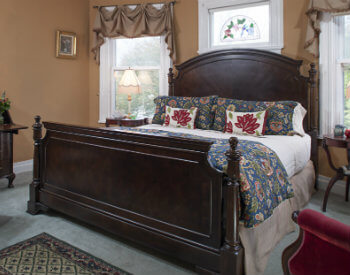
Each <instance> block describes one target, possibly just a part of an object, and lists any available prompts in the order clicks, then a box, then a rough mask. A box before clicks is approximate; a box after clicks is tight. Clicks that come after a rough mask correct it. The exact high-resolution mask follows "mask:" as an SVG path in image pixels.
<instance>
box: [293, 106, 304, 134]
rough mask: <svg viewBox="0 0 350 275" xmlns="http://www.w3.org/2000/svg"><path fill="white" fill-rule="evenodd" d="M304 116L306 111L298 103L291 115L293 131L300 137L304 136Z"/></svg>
mask: <svg viewBox="0 0 350 275" xmlns="http://www.w3.org/2000/svg"><path fill="white" fill-rule="evenodd" d="M305 115H306V110H305V108H304V107H303V106H301V104H300V103H298V104H297V106H295V108H294V113H293V131H294V132H295V133H297V134H300V135H301V136H304V135H305V131H304V127H303V120H304V117H305Z"/></svg>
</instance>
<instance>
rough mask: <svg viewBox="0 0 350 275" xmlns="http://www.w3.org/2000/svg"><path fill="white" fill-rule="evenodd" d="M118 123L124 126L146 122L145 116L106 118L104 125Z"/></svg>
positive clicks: (140, 124)
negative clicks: (137, 117) (136, 117)
mask: <svg viewBox="0 0 350 275" xmlns="http://www.w3.org/2000/svg"><path fill="white" fill-rule="evenodd" d="M112 124H114V125H118V126H124V127H137V126H142V125H145V124H147V118H139V119H127V118H106V127H109V125H112Z"/></svg>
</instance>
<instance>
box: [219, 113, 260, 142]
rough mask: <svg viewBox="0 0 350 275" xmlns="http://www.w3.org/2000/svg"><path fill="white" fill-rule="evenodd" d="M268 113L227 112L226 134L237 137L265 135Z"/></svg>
mask: <svg viewBox="0 0 350 275" xmlns="http://www.w3.org/2000/svg"><path fill="white" fill-rule="evenodd" d="M266 115H267V111H260V112H233V111H229V110H227V111H226V125H225V132H226V133H233V134H237V135H253V136H261V135H264V133H265V124H266Z"/></svg>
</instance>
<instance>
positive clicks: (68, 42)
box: [56, 31, 77, 58]
mask: <svg viewBox="0 0 350 275" xmlns="http://www.w3.org/2000/svg"><path fill="white" fill-rule="evenodd" d="M76 56H77V35H76V34H75V33H74V32H64V31H57V33H56V57H58V58H75V57H76Z"/></svg>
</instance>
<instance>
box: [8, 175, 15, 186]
mask: <svg viewBox="0 0 350 275" xmlns="http://www.w3.org/2000/svg"><path fill="white" fill-rule="evenodd" d="M15 177H16V175H15V174H14V173H12V174H11V175H9V176H7V179H8V180H9V184H8V186H7V187H8V188H13V183H12V182H13V180H14V179H15Z"/></svg>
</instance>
